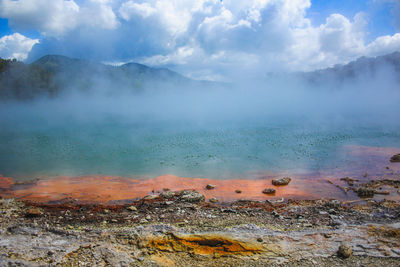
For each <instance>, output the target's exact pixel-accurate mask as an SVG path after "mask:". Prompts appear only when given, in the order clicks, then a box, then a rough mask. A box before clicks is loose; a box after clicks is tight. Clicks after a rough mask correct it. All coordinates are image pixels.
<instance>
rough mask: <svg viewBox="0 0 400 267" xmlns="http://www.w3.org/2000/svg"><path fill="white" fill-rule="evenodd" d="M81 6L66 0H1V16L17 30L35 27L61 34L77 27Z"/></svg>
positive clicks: (53, 33) (43, 31)
mask: <svg viewBox="0 0 400 267" xmlns="http://www.w3.org/2000/svg"><path fill="white" fill-rule="evenodd" d="M78 13H79V6H78V5H77V4H76V3H75V2H74V1H73V0H72V1H64V0H19V1H12V0H0V17H3V18H7V19H8V20H9V24H10V26H11V27H13V28H15V29H17V30H20V29H22V30H26V29H35V30H38V31H40V32H42V33H44V34H46V35H60V34H63V33H65V32H66V31H68V30H70V29H73V28H75V26H76V24H77V21H76V20H77V14H78Z"/></svg>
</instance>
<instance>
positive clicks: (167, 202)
mask: <svg viewBox="0 0 400 267" xmlns="http://www.w3.org/2000/svg"><path fill="white" fill-rule="evenodd" d="M171 204H174V202H173V201H165V205H171Z"/></svg>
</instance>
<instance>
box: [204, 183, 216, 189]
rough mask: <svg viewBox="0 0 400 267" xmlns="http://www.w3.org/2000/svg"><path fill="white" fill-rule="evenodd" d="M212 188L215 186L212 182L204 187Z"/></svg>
mask: <svg viewBox="0 0 400 267" xmlns="http://www.w3.org/2000/svg"><path fill="white" fill-rule="evenodd" d="M214 188H215V185H213V184H208V185H206V189H208V190H211V189H214Z"/></svg>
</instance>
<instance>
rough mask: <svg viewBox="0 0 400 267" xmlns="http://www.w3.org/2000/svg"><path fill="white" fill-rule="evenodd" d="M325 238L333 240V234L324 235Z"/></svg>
mask: <svg viewBox="0 0 400 267" xmlns="http://www.w3.org/2000/svg"><path fill="white" fill-rule="evenodd" d="M324 237H325V238H331V237H332V234H331V233H324Z"/></svg>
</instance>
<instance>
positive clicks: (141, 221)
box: [140, 218, 148, 223]
mask: <svg viewBox="0 0 400 267" xmlns="http://www.w3.org/2000/svg"><path fill="white" fill-rule="evenodd" d="M147 222H148V221H147V220H146V219H145V218H143V219H141V220H140V223H147Z"/></svg>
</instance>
